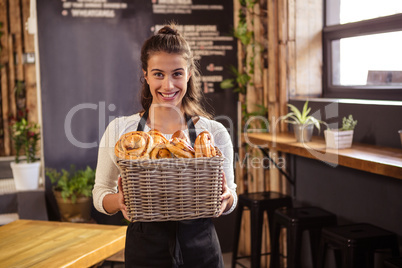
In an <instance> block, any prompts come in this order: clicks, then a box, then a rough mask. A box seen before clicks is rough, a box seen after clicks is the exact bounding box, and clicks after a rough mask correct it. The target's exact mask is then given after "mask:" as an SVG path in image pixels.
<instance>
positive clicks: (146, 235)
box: [125, 111, 224, 268]
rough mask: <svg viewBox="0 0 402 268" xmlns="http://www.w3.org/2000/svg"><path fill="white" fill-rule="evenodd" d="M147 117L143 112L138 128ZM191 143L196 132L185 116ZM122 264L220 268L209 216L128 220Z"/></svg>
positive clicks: (218, 247) (217, 244)
mask: <svg viewBox="0 0 402 268" xmlns="http://www.w3.org/2000/svg"><path fill="white" fill-rule="evenodd" d="M147 119H148V111H145V113H144V114H143V116H142V117H141V120H140V122H139V124H138V127H137V131H143V130H144V127H145V125H146V122H147ZM186 121H187V127H188V131H189V135H190V140H191V144H192V145H193V146H194V142H195V139H196V131H195V127H194V123H193V120H192V119H191V117H189V116H187V115H186ZM125 267H129V268H131V267H135V268H140V267H141V268H142V267H144V268H145V267H155V268H165V267H166V268H171V267H174V268H177V267H180V268H184V267H186V268H197V267H199V268H223V267H224V266H223V259H222V253H221V248H220V245H219V240H218V236H217V234H216V231H215V226H214V225H213V222H212V219H210V218H205V219H195V220H185V221H165V222H131V223H130V224H129V225H128V227H127V235H126V248H125Z"/></svg>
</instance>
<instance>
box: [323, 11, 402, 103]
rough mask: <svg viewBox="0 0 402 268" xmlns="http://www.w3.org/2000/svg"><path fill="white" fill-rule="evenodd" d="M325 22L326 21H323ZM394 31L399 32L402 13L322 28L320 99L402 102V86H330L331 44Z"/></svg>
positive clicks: (331, 73)
mask: <svg viewBox="0 0 402 268" xmlns="http://www.w3.org/2000/svg"><path fill="white" fill-rule="evenodd" d="M325 16H328V14H325ZM324 21H326V20H325V19H324ZM324 25H326V24H324ZM394 31H402V13H399V14H395V15H390V16H385V17H380V18H375V19H369V20H363V21H358V22H351V23H346V24H338V25H331V26H324V28H323V33H322V36H323V37H322V38H323V97H324V98H348V99H350V98H352V99H374V100H402V86H396V85H395V86H373V85H370V86H340V85H334V84H333V83H332V81H333V62H332V58H333V57H332V54H333V51H332V45H331V43H332V41H336V40H340V39H342V38H347V37H357V36H364V35H371V34H378V33H387V32H394Z"/></svg>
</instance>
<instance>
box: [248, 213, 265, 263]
mask: <svg viewBox="0 0 402 268" xmlns="http://www.w3.org/2000/svg"><path fill="white" fill-rule="evenodd" d="M262 220H263V211H262V210H260V209H259V208H258V207H257V206H253V207H252V208H251V224H250V225H251V226H250V228H251V268H259V267H260V263H261V242H262Z"/></svg>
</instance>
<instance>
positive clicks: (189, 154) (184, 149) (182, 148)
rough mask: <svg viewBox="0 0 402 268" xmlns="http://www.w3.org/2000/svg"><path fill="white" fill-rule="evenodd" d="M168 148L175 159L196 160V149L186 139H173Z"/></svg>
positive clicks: (167, 144)
mask: <svg viewBox="0 0 402 268" xmlns="http://www.w3.org/2000/svg"><path fill="white" fill-rule="evenodd" d="M166 147H167V148H168V150H169V151H170V152H171V153H172V154H173V155H174V156H175V157H178V158H194V149H193V147H191V145H190V144H189V143H188V142H187V140H185V139H181V138H176V137H175V138H172V139H171V140H170V142H168V143H166Z"/></svg>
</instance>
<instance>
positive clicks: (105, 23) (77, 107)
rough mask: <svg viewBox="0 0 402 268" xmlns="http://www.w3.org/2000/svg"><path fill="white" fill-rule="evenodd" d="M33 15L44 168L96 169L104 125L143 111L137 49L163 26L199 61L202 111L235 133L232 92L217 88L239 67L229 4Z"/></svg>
mask: <svg viewBox="0 0 402 268" xmlns="http://www.w3.org/2000/svg"><path fill="white" fill-rule="evenodd" d="M37 15H38V29H39V32H38V34H39V56H40V77H41V98H42V118H43V140H44V144H43V145H44V146H43V150H44V158H45V166H46V167H53V168H68V167H69V165H70V164H75V165H76V166H77V167H84V166H86V165H91V166H93V167H95V165H96V160H97V151H98V148H97V146H98V144H99V140H100V138H101V136H102V134H103V132H104V130H105V128H106V126H107V124H108V123H109V122H110V121H111V120H112V119H114V118H116V117H118V116H124V115H131V114H133V113H135V112H138V111H140V110H141V107H140V105H139V90H140V87H141V86H140V77H141V70H140V61H139V58H140V50H141V46H142V43H143V42H144V41H145V39H146V38H148V37H149V36H151V35H152V34H153V33H154V32H156V31H157V30H158V29H159V28H160V27H162V25H164V24H165V23H169V22H175V23H177V24H178V25H179V28H180V29H181V31H182V33H183V34H184V35H185V36H186V37H187V40H188V41H189V42H190V44H191V46H192V48H193V50H194V53H195V55H196V57H197V59H198V61H199V65H200V70H201V73H202V81H201V83H202V89H203V91H204V92H205V93H206V94H205V95H206V99H207V102H206V104H205V105H206V107H207V109H208V110H209V111H211V112H213V113H214V114H215V115H216V116H217V118H220V119H219V120H220V121H221V122H222V123H224V124H225V125H226V126H227V127H228V128H229V127H232V124H231V122H232V123H233V124H234V125H233V126H234V127H236V124H235V123H236V121H237V120H236V99H237V97H236V94H234V93H233V92H232V91H231V90H222V89H220V87H219V84H220V82H221V81H222V80H223V79H226V78H228V77H230V75H231V74H230V72H229V66H230V65H233V66H236V65H237V57H236V55H237V53H236V41H235V40H234V38H233V37H232V35H231V33H232V31H233V0H220V1H216V0H124V1H123V0H120V1H118V0H73V1H69V0H51V1H50V0H37ZM222 118H223V119H222ZM227 118H230V119H231V120H227ZM230 121H231V122H230ZM230 131H232V133H235V131H234V129H232V130H230ZM46 188H47V191H49V192H50V182H49V181H47V187H46ZM53 207H54V208H55V204H54V205H53ZM50 214H51V213H50ZM50 218H51V215H50Z"/></svg>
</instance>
